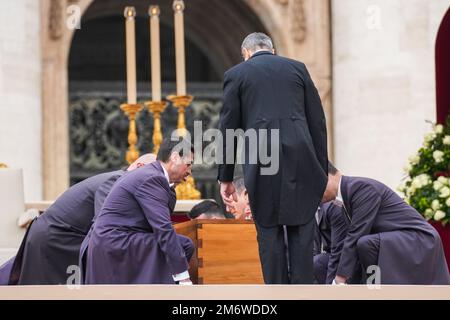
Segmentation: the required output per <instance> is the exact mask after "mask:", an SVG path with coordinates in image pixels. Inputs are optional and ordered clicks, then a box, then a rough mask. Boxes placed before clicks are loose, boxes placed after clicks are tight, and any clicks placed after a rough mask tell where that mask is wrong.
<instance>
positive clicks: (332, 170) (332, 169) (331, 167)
mask: <svg viewBox="0 0 450 320" xmlns="http://www.w3.org/2000/svg"><path fill="white" fill-rule="evenodd" d="M338 171H339V170H338V169H336V167H335V166H334V165H333V164H332V163H331V161H328V174H331V175H332V176H334V175H336V173H337V172H338Z"/></svg>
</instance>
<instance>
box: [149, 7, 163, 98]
mask: <svg viewBox="0 0 450 320" xmlns="http://www.w3.org/2000/svg"><path fill="white" fill-rule="evenodd" d="M148 14H149V15H150V52H151V66H152V80H151V81H152V100H153V101H161V53H160V40H159V14H160V10H159V6H150V8H149V10H148Z"/></svg>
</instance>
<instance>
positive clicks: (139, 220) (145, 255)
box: [85, 139, 194, 284]
mask: <svg viewBox="0 0 450 320" xmlns="http://www.w3.org/2000/svg"><path fill="white" fill-rule="evenodd" d="M157 160H158V161H156V162H154V163H152V164H150V165H147V166H145V167H142V168H140V169H139V170H135V171H133V172H130V173H129V174H127V175H126V176H123V177H122V178H121V179H120V180H119V181H117V182H116V183H115V184H114V186H113V188H112V190H111V192H110V193H109V195H108V196H107V197H106V200H105V203H104V205H103V208H102V209H101V211H100V214H99V216H98V217H97V219H96V220H95V224H94V228H93V230H92V235H91V238H90V239H89V245H88V249H87V256H86V277H85V283H87V284H145V283H159V284H164V283H167V284H170V283H174V282H176V281H178V282H179V283H180V284H191V281H190V277H189V272H188V266H189V264H188V261H189V259H190V258H191V256H192V254H193V250H194V245H193V243H192V241H191V240H190V239H189V238H187V237H184V236H181V235H177V234H176V233H175V231H174V229H173V227H172V222H171V220H170V214H171V213H172V211H173V209H174V207H175V202H176V195H175V191H174V189H173V185H174V184H176V183H179V182H181V181H183V180H186V178H187V177H188V176H189V175H190V174H191V164H192V161H193V148H192V145H191V144H190V143H188V142H187V141H185V140H182V141H171V140H170V139H166V140H164V141H163V142H162V144H161V146H160V149H159V152H158V156H157Z"/></svg>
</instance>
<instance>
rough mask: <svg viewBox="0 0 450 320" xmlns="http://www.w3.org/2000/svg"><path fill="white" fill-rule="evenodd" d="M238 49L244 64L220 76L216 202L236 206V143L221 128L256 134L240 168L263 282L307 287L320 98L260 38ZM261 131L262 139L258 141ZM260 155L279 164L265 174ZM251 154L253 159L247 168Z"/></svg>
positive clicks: (303, 73) (321, 162)
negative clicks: (220, 139)
mask: <svg viewBox="0 0 450 320" xmlns="http://www.w3.org/2000/svg"><path fill="white" fill-rule="evenodd" d="M241 49H242V54H243V57H244V59H245V62H243V63H240V64H239V65H237V66H235V67H233V68H231V69H230V70H228V71H227V72H226V73H225V75H224V85H223V91H224V92H223V108H222V110H221V113H220V121H219V123H220V124H219V128H220V130H221V133H222V135H223V138H224V144H223V162H222V164H221V165H219V174H218V180H219V181H220V182H221V187H220V190H221V195H222V198H223V200H224V202H225V204H226V205H227V206H229V207H231V206H232V203H233V200H234V201H236V192H235V188H234V186H233V184H232V181H233V175H234V165H235V152H236V147H235V145H234V142H235V140H236V139H235V137H231V136H229V135H228V134H227V133H228V132H229V131H230V130H229V129H231V131H233V130H237V129H243V130H245V131H246V133H249V132H256V134H260V136H258V138H257V139H258V141H249V140H247V141H246V143H245V148H244V149H245V161H244V163H243V169H244V180H245V186H246V189H247V191H248V196H249V200H250V207H251V211H252V213H253V217H254V220H255V224H256V229H257V235H258V236H257V239H258V245H259V254H260V259H261V264H262V270H263V276H264V281H265V283H267V284H276V283H312V282H313V256H312V247H313V235H314V213H315V212H316V210H317V207H318V206H319V204H320V200H321V198H322V194H323V191H324V190H325V186H326V183H327V134H326V123H325V116H324V112H323V108H322V104H321V101H320V97H319V94H318V92H317V90H316V88H315V86H314V84H313V82H312V80H311V78H310V75H309V73H308V71H307V69H306V66H305V65H304V64H303V63H301V62H298V61H295V60H291V59H287V58H283V57H280V56H277V55H275V54H274V49H273V45H272V41H271V39H270V38H269V37H268V36H266V35H265V34H262V33H253V34H250V35H249V36H247V37H246V38H245V40H244V42H243V44H242V47H241ZM261 132H265V133H267V136H266V138H264V137H263V136H262V135H261ZM277 134H278V136H277ZM249 136H251V134H249ZM262 150H267V151H268V152H269V153H270V155H271V157H272V158H273V159H276V160H274V162H276V161H277V160H278V161H279V162H278V163H275V167H276V168H275V170H273V171H272V172H269V170H267V169H268V163H267V162H266V161H265V160H264V159H263V158H262V157H261V154H260V153H261V151H262ZM255 155H257V156H259V157H258V158H257V161H255V162H252V159H254V156H255ZM273 165H274V163H273V162H272V163H270V168H272V169H273V167H272V166H273ZM283 226H286V230H287V238H288V250H289V258H290V259H289V273H288V259H287V256H286V247H285V243H284V231H283V230H284V227H283Z"/></svg>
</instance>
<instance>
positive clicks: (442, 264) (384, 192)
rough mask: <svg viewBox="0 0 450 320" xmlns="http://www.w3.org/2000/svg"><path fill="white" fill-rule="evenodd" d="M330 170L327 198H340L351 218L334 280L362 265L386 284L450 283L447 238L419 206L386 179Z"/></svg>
mask: <svg viewBox="0 0 450 320" xmlns="http://www.w3.org/2000/svg"><path fill="white" fill-rule="evenodd" d="M328 172H329V179H328V184H327V188H326V190H325V193H324V196H323V202H327V201H331V200H334V199H336V202H337V203H339V204H340V205H341V206H342V212H343V214H344V215H345V216H346V217H347V219H348V220H349V221H350V225H349V227H348V231H347V234H346V236H345V239H344V243H343V247H342V253H341V255H340V259H339V263H338V267H337V271H336V277H335V280H334V283H336V284H344V283H347V280H348V279H349V278H350V277H351V276H353V275H354V274H355V272H356V271H358V270H359V269H360V267H362V268H363V277H367V276H368V275H369V276H371V278H374V279H377V278H378V279H380V283H381V284H417V285H418V284H427V285H431V284H436V285H443V284H450V276H449V272H448V267H447V263H446V261H445V256H444V252H443V248H442V242H441V238H440V237H439V234H438V233H437V231H436V230H435V229H434V228H433V227H432V226H431V225H430V224H429V223H428V222H427V221H425V219H424V218H423V217H422V216H421V215H420V214H419V213H418V212H417V211H416V210H415V209H414V208H413V207H411V206H410V205H408V204H407V203H406V202H405V201H403V200H402V199H401V198H400V197H399V196H398V195H397V194H396V193H395V192H394V191H392V190H391V189H390V188H388V187H387V186H386V185H384V184H382V183H381V182H378V181H376V180H372V179H368V178H361V177H347V176H342V175H341V173H340V172H339V171H338V170H337V169H336V168H335V167H334V166H333V165H332V164H330V165H329V169H328ZM331 228H333V225H332V226H331ZM370 266H374V267H373V270H371V269H368V268H369V267H370ZM374 272H378V274H374ZM373 276H375V277H373Z"/></svg>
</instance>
